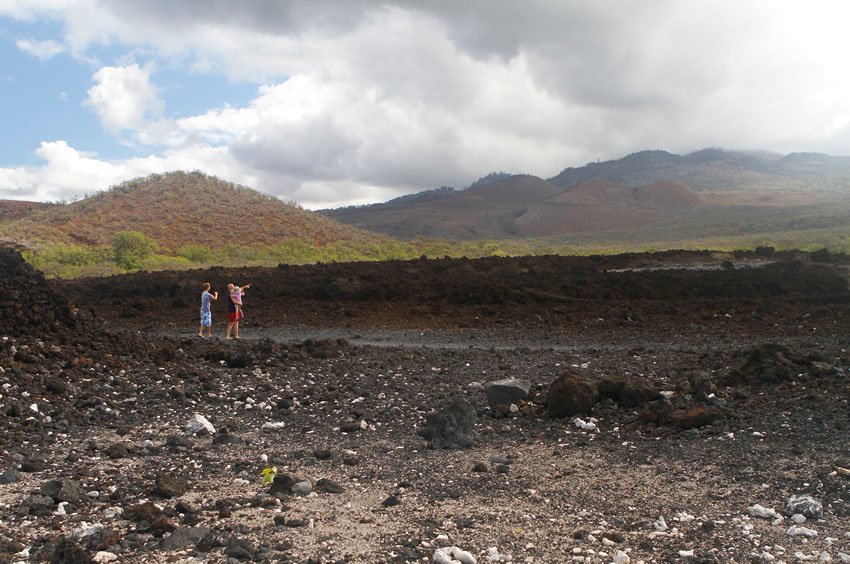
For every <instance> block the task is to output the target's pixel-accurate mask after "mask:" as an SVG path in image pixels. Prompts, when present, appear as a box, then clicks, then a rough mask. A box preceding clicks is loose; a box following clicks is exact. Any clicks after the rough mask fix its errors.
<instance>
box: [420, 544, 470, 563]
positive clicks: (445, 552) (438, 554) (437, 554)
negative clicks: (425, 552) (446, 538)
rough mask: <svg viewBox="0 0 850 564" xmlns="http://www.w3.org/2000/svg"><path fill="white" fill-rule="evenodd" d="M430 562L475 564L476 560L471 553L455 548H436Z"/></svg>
mask: <svg viewBox="0 0 850 564" xmlns="http://www.w3.org/2000/svg"><path fill="white" fill-rule="evenodd" d="M431 562H433V563H434V564H458V562H459V563H460V564H477V560H476V559H475V557H474V556H473V555H472V554H471V553H469V552H467V551H465V550H461V549H460V548H458V547H456V546H448V547H445V548H438V549H437V550H435V551H434V555H433V556H432V557H431Z"/></svg>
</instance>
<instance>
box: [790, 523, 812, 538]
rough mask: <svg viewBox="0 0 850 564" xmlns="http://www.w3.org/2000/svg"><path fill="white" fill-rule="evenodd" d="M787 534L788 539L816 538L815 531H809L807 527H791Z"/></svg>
mask: <svg viewBox="0 0 850 564" xmlns="http://www.w3.org/2000/svg"><path fill="white" fill-rule="evenodd" d="M787 534H788V536H789V537H808V538H814V537H816V536H818V533H817V531H815V530H813V529H809V528H808V527H798V526H796V525H793V526H791V527H790V528H789V529H788V533H787Z"/></svg>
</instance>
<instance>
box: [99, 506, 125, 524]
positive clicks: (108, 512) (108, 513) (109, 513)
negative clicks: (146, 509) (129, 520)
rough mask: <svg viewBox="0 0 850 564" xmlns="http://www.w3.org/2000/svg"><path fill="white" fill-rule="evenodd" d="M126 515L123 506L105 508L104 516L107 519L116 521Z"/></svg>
mask: <svg viewBox="0 0 850 564" xmlns="http://www.w3.org/2000/svg"><path fill="white" fill-rule="evenodd" d="M122 515H124V509H122V508H121V507H107V508H106V509H104V510H103V518H104V519H106V520H107V521H114V520H115V519H118V518H119V517H121V516H122Z"/></svg>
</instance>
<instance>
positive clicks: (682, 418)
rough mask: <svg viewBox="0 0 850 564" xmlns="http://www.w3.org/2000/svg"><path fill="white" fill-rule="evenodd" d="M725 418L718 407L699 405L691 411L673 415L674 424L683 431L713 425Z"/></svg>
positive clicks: (677, 412) (678, 412) (686, 410)
mask: <svg viewBox="0 0 850 564" xmlns="http://www.w3.org/2000/svg"><path fill="white" fill-rule="evenodd" d="M721 417H723V412H722V411H720V410H719V409H717V408H716V407H710V406H707V405H697V406H694V407H691V408H689V409H685V410H680V411H676V412H674V413H673V419H672V420H673V424H674V425H676V426H677V427H679V428H681V429H695V428H698V427H705V426H706V425H711V423H713V422H714V421H716V420H717V419H720V418H721Z"/></svg>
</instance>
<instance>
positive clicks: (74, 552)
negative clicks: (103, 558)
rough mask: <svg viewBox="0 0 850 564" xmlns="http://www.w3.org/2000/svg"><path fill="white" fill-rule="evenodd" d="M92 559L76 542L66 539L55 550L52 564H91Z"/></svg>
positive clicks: (51, 559) (51, 560)
mask: <svg viewBox="0 0 850 564" xmlns="http://www.w3.org/2000/svg"><path fill="white" fill-rule="evenodd" d="M91 561H92V557H91V556H90V555H89V553H88V552H87V551H86V550H85V549H84V548H83V547H82V546H80V545H79V543H77V542H76V541H75V540H73V539H68V538H64V539H62V540H61V541H59V544H57V545H56V548H55V549H54V550H53V555H52V557H51V558H50V562H55V563H57V564H91Z"/></svg>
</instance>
